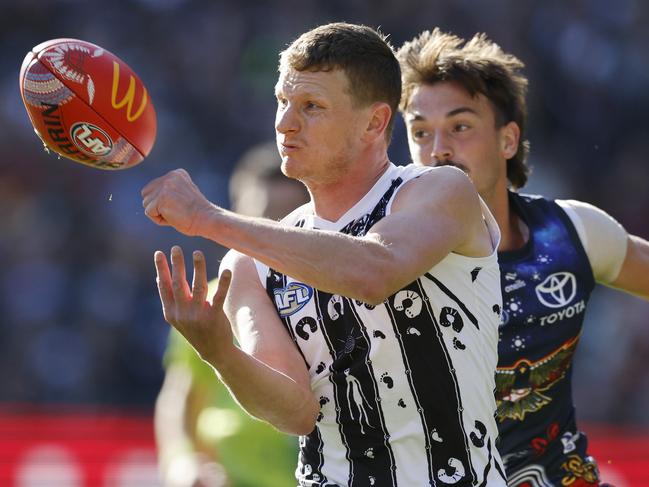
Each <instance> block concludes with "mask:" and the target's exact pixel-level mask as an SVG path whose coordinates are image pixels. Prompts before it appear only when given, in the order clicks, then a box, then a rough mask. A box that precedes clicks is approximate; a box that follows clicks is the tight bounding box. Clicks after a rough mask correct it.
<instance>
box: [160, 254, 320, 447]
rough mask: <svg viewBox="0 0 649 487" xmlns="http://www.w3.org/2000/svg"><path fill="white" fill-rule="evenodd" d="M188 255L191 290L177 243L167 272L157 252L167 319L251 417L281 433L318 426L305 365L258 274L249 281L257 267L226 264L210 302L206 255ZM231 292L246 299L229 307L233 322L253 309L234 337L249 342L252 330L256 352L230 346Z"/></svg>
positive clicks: (166, 265)
mask: <svg viewBox="0 0 649 487" xmlns="http://www.w3.org/2000/svg"><path fill="white" fill-rule="evenodd" d="M193 260H194V279H193V283H192V286H191V288H190V286H189V283H188V282H187V278H186V272H185V263H184V257H183V254H182V250H181V249H180V247H178V246H175V247H174V248H173V249H172V250H171V270H170V269H169V264H168V261H167V258H166V256H165V254H164V253H163V252H156V254H155V264H156V271H157V280H158V290H159V292H160V299H161V301H162V308H163V313H164V317H165V320H167V322H168V323H170V324H171V325H172V326H174V328H176V329H177V330H178V331H179V332H180V333H181V334H182V335H183V336H184V337H185V338H186V339H187V340H188V341H189V342H190V343H191V344H192V346H193V347H194V348H195V349H196V351H197V352H198V353H199V355H200V356H201V357H202V358H203V360H205V361H206V362H208V363H209V364H211V365H212V366H213V367H214V368H215V370H216V372H217V374H218V375H219V377H220V378H221V380H222V381H223V382H224V383H225V384H226V385H227V386H228V388H229V389H230V391H231V392H232V394H233V395H234V397H235V398H236V400H237V401H238V402H239V403H240V404H241V406H242V407H244V409H246V410H247V411H248V412H249V413H250V414H251V415H253V416H255V417H258V418H260V419H263V420H265V421H267V422H269V423H270V424H272V425H273V426H275V427H276V428H277V429H279V430H280V431H284V432H286V433H290V434H295V435H302V434H308V433H310V432H311V431H312V430H313V428H314V426H315V418H316V416H317V413H318V410H319V404H318V402H317V401H316V399H315V397H314V396H313V393H312V392H311V388H310V384H309V377H308V371H307V370H306V366H305V364H304V361H303V360H302V358H301V356H300V355H299V352H298V351H297V349H296V348H295V345H294V344H293V342H292V341H291V339H290V337H289V336H288V333H287V332H286V331H285V330H284V328H283V325H282V323H281V322H280V321H279V318H278V317H277V314H276V312H275V310H274V308H272V304H271V303H270V300H269V299H268V297H267V296H266V295H265V293H264V291H263V288H261V284H260V283H259V280H258V279H257V282H256V285H257V288H256V289H255V288H254V287H253V288H250V287H249V285H253V284H254V281H253V280H252V277H254V278H256V273H255V275H254V276H248V277H246V276H245V274H246V268H245V267H242V266H236V265H233V266H232V267H231V268H224V270H223V272H222V274H221V277H220V279H219V283H218V289H217V291H216V294H215V296H214V298H213V299H212V302H208V301H207V273H206V268H205V267H206V266H205V258H204V256H203V254H202V253H201V252H198V251H197V252H194V254H193ZM252 272H254V267H253V269H252ZM233 275H236V277H233ZM231 281H232V284H231ZM230 288H231V291H230V292H229V289H230ZM229 294H233V295H236V296H240V297H235V296H233V298H232V299H230V298H228V301H229V302H232V300H234V302H245V303H246V306H239V308H240V309H238V310H237V311H236V312H235V313H229V314H230V315H231V317H232V318H233V319H235V320H236V321H237V324H239V323H240V322H243V321H245V316H246V313H247V311H246V310H248V309H250V310H254V312H252V311H251V312H250V316H253V317H254V320H252V321H253V322H252V323H248V322H247V321H246V323H248V329H247V330H246V331H244V332H241V331H240V332H239V339H240V340H241V341H242V343H246V344H247V343H249V342H250V339H248V338H247V337H246V336H245V335H246V333H248V332H249V333H253V334H255V336H256V337H257V338H258V340H259V343H260V344H263V345H260V346H259V349H258V350H250V351H249V350H245V348H244V350H242V349H240V348H238V347H237V346H236V345H234V337H233V333H232V329H231V327H230V321H229V320H228V316H226V313H225V312H224V310H223V306H224V302H225V300H226V296H229ZM241 296H242V297H241ZM261 298H264V299H265V301H264V299H261ZM239 300H241V301H239ZM237 328H238V329H240V330H241V329H242V328H244V327H243V326H238V327H237Z"/></svg>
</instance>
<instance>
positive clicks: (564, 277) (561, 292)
mask: <svg viewBox="0 0 649 487" xmlns="http://www.w3.org/2000/svg"><path fill="white" fill-rule="evenodd" d="M576 294H577V280H576V279H575V275H574V274H572V273H571V272H555V273H554V274H550V275H549V276H548V277H547V278H546V279H545V280H544V281H543V282H542V283H541V284H539V285H538V286H536V296H537V297H538V298H539V301H541V303H543V304H544V305H545V306H547V307H548V308H561V307H562V306H566V305H568V304H570V302H571V301H572V300H573V299H574V298H575V295H576Z"/></svg>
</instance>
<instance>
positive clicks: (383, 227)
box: [142, 167, 491, 304]
mask: <svg viewBox="0 0 649 487" xmlns="http://www.w3.org/2000/svg"><path fill="white" fill-rule="evenodd" d="M142 195H143V205H144V207H145V208H146V214H147V216H148V217H149V218H150V219H152V220H153V221H155V222H157V223H159V224H161V225H171V226H173V227H174V228H176V229H177V230H179V231H181V232H183V233H186V234H188V235H200V236H202V237H205V238H209V239H211V240H213V241H215V242H217V243H220V244H221V245H223V246H225V247H229V248H231V249H234V250H237V251H239V252H241V253H244V254H246V255H249V256H251V257H253V258H255V259H257V260H259V261H261V262H263V263H264V264H266V265H268V266H269V267H271V268H273V269H276V270H277V271H279V272H282V273H283V274H286V275H290V276H291V277H293V278H295V279H298V280H300V281H302V282H304V283H306V284H309V285H311V286H313V287H315V288H317V289H320V290H322V291H326V292H331V293H334V294H340V295H343V296H347V297H350V298H354V299H358V300H360V301H363V302H366V303H369V304H378V303H381V302H383V301H384V300H385V299H386V298H387V297H388V296H390V295H392V294H393V293H395V292H396V291H398V290H399V289H401V288H402V287H403V286H404V285H406V284H408V283H410V282H412V281H413V280H414V279H416V278H417V277H418V276H419V275H421V274H422V273H423V272H425V271H426V270H428V269H430V268H431V267H433V266H434V265H435V264H436V263H438V262H439V261H441V260H442V259H443V258H444V257H445V256H446V255H448V254H449V253H450V252H458V253H461V254H466V255H470V256H478V255H479V256H485V255H489V253H490V251H491V242H490V240H489V236H488V233H487V230H486V227H485V226H484V222H483V219H482V213H481V208H480V203H479V198H478V195H477V193H476V191H475V188H474V187H473V185H472V184H471V181H470V180H469V178H468V177H467V176H466V175H465V174H464V173H463V172H462V171H460V170H458V169H455V168H452V167H440V168H435V169H433V170H432V171H431V172H430V173H428V174H425V175H423V176H421V177H420V178H417V179H415V180H412V181H409V182H408V183H406V185H405V187H404V188H402V189H401V190H400V191H399V193H398V194H397V196H396V198H395V201H394V203H393V212H392V214H391V215H389V216H387V217H385V218H383V219H382V220H381V221H380V222H379V223H378V224H377V225H375V226H374V227H373V228H372V229H370V231H369V232H368V234H367V235H365V236H363V237H353V236H349V235H345V234H342V233H339V232H331V231H322V230H310V229H303V228H289V227H286V226H282V225H280V224H278V223H277V222H273V221H270V220H266V219H263V218H253V217H247V216H242V215H238V214H236V213H233V212H230V211H227V210H224V209H223V208H220V207H218V206H216V205H213V204H211V203H210V202H209V201H207V199H206V198H205V197H204V196H203V195H202V194H201V193H200V191H199V190H198V188H197V187H196V186H195V185H194V183H193V182H192V181H191V179H190V178H189V175H188V174H187V173H186V172H185V171H183V170H176V171H172V172H171V173H169V174H167V175H166V176H163V177H162V178H159V179H158V180H154V181H153V182H151V183H149V185H147V186H146V187H145V188H144V189H143V190H142ZM478 237H480V238H478ZM476 244H478V246H479V247H480V248H476ZM477 251H478V252H477Z"/></svg>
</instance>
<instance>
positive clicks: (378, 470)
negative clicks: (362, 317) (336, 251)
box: [317, 291, 394, 487]
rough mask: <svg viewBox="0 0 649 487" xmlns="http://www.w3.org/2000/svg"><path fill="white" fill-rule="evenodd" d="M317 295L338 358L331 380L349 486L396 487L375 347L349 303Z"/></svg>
mask: <svg viewBox="0 0 649 487" xmlns="http://www.w3.org/2000/svg"><path fill="white" fill-rule="evenodd" d="M317 294H318V301H317V306H318V309H319V312H320V313H321V314H322V317H323V321H322V323H323V326H322V331H323V334H324V335H325V336H326V337H327V343H328V346H329V347H330V353H332V354H333V356H334V361H333V363H332V365H331V368H330V371H331V373H330V380H332V381H333V382H334V397H335V399H336V407H337V411H338V414H337V420H338V425H339V426H338V427H339V431H340V432H341V436H342V437H343V438H345V440H346V447H347V452H346V454H347V459H348V462H349V465H350V476H349V479H348V485H349V486H350V487H355V486H366V485H368V482H369V478H370V477H373V478H374V482H376V485H393V484H392V478H393V475H394V468H393V467H394V465H393V464H394V461H392V455H391V453H388V450H387V448H386V447H385V443H386V441H387V440H389V437H388V433H387V432H386V431H384V429H383V428H382V427H381V423H382V422H381V419H380V413H379V408H380V401H379V400H378V398H377V396H376V390H375V383H374V382H373V381H374V377H373V374H372V371H371V370H370V368H369V364H368V361H369V351H370V346H371V344H370V341H369V338H368V336H367V333H365V330H364V325H363V324H362V323H361V322H359V321H358V320H357V319H356V316H355V315H354V312H353V310H352V308H353V306H354V305H353V303H352V302H351V300H349V299H348V298H344V297H340V296H338V295H331V294H329V293H325V292H320V291H318V293H317ZM330 301H331V302H335V303H337V305H338V308H336V309H335V310H334V308H333V307H332V312H334V314H335V315H336V316H335V318H336V319H333V317H332V316H330V315H329V308H330V307H329V303H330ZM350 452H353V453H354V455H352V454H351V453H350Z"/></svg>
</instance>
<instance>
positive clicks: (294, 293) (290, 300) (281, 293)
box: [273, 282, 313, 318]
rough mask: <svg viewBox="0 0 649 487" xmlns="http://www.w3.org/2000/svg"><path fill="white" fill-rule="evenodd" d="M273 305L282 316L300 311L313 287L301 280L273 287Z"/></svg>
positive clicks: (307, 300) (308, 298) (311, 294)
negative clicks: (277, 287) (280, 286)
mask: <svg viewBox="0 0 649 487" xmlns="http://www.w3.org/2000/svg"><path fill="white" fill-rule="evenodd" d="M273 294H274V295H275V306H277V311H279V315H280V316H281V317H282V318H286V317H288V316H291V315H292V314H295V313H297V312H298V311H300V310H301V309H302V308H304V306H305V305H306V303H308V302H309V300H310V299H311V297H312V296H313V289H312V288H311V287H309V286H307V285H306V284H302V283H301V282H292V283H290V284H289V285H288V286H286V287H283V288H280V289H275V291H274V293H273Z"/></svg>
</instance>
